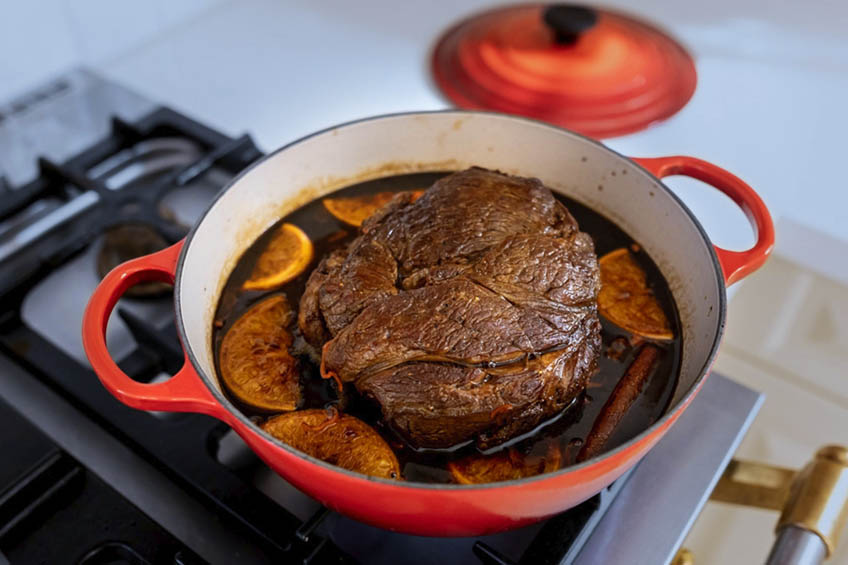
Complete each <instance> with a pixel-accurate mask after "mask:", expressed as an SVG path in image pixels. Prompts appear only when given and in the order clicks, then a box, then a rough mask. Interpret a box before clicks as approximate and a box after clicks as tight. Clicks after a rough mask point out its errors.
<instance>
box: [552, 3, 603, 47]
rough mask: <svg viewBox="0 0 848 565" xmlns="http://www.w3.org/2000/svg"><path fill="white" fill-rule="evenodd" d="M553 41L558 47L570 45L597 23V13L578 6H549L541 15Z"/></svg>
mask: <svg viewBox="0 0 848 565" xmlns="http://www.w3.org/2000/svg"><path fill="white" fill-rule="evenodd" d="M542 19H543V20H544V22H545V25H547V26H548V27H549V28H550V30H551V31H553V32H554V40H555V41H556V42H557V43H558V44H560V45H572V44H573V43H575V42H576V41H577V38H578V37H580V34H581V33H583V32H584V31H586V30H589V29H591V28H592V27H594V25H595V24H596V23H597V21H598V13H597V12H595V10H593V9H591V8H587V7H586V6H580V5H578V4H551V5H550V6H548V7H547V8H545V11H544V13H543V15H542Z"/></svg>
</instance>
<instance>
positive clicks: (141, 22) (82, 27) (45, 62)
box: [0, 0, 223, 100]
mask: <svg viewBox="0 0 848 565" xmlns="http://www.w3.org/2000/svg"><path fill="white" fill-rule="evenodd" d="M221 3H223V0H180V1H178V2H174V1H171V0H147V1H145V2H125V1H119V2H116V1H113V0H38V1H33V2H29V1H20V2H4V3H2V4H0V100H2V99H6V98H9V97H11V96H14V95H16V94H18V93H20V92H22V91H24V90H25V89H27V88H30V87H32V86H33V85H35V84H38V83H39V82H41V81H43V80H45V79H47V78H48V77H50V76H52V75H55V74H57V73H59V72H61V71H63V70H66V69H68V68H69V67H72V66H77V65H80V64H85V65H97V64H101V63H104V62H108V61H110V60H112V59H114V58H115V57H119V56H121V55H122V54H124V53H127V52H130V51H132V50H133V49H136V48H138V47H140V46H143V45H144V44H145V43H146V42H148V41H150V40H152V39H153V38H155V37H156V36H157V35H158V34H159V33H161V32H162V31H164V30H167V29H169V28H172V27H174V26H177V25H180V24H187V23H188V22H189V21H190V20H191V19H192V18H194V17H196V16H198V15H199V14H201V13H202V12H204V11H206V10H209V9H211V8H213V7H215V6H216V5H218V4H221Z"/></svg>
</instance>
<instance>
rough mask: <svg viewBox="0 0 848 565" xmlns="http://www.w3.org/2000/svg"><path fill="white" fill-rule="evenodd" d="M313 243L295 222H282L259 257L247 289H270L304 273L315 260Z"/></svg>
mask: <svg viewBox="0 0 848 565" xmlns="http://www.w3.org/2000/svg"><path fill="white" fill-rule="evenodd" d="M312 254H313V251H312V242H311V241H310V240H309V236H308V235H306V234H305V233H303V230H302V229H300V228H299V227H297V226H296V225H294V224H283V225H281V226H280V227H279V228H277V232H276V233H275V234H274V236H273V237H272V238H271V241H269V242H268V246H267V247H265V250H264V251H263V252H262V254H261V255H260V256H259V259H257V260H256V265H255V266H254V267H253V272H252V273H250V279H249V280H248V281H247V282H245V283H244V285H243V288H244V289H245V290H269V289H272V288H276V287H278V286H282V285H284V284H286V283H287V282H289V281H290V280H292V279H294V278H295V277H297V276H298V275H299V274H301V273H302V272H303V271H304V270H305V269H306V267H307V266H308V265H309V263H310V262H311V261H312Z"/></svg>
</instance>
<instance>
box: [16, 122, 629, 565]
mask: <svg viewBox="0 0 848 565" xmlns="http://www.w3.org/2000/svg"><path fill="white" fill-rule="evenodd" d="M163 139H165V140H171V141H166V142H165V143H166V145H167V144H174V143H176V144H179V141H174V140H178V139H183V140H190V141H191V142H192V143H193V144H194V145H195V146H196V147H200V148H201V151H200V152H198V153H197V154H196V155H195V157H194V158H193V159H192V160H191V161H190V162H186V163H182V164H181V166H179V167H175V166H174V163H173V162H169V163H166V164H165V165H167V166H164V167H163V168H162V170H164V171H165V173H164V174H158V175H151V176H150V178H146V179H145V182H126V183H125V184H124V185H123V186H121V187H120V188H119V189H118V188H116V187H115V186H113V185H111V184H110V181H109V180H108V179H109V178H110V177H109V175H110V174H112V173H114V172H115V171H116V170H117V169H119V168H120V167H122V166H124V165H126V160H128V159H131V158H133V151H137V148H138V147H139V145H140V144H142V145H143V144H145V143H147V144H150V143H159V144H161V143H163V142H162V140H163ZM261 156H262V153H261V152H260V151H259V150H258V149H257V148H256V146H255V145H254V144H253V142H252V140H251V139H250V137H248V136H242V137H239V138H236V139H232V138H229V137H227V136H224V135H222V134H220V133H218V132H216V131H214V130H212V129H210V128H207V127H205V126H203V125H201V124H199V123H197V122H195V121H193V120H190V119H188V118H186V117H184V116H182V115H180V114H178V113H176V112H174V111H172V110H170V109H167V108H160V109H158V110H156V111H154V112H153V113H151V114H149V115H148V116H146V117H145V118H143V119H141V120H139V121H138V122H136V123H132V124H131V123H126V122H124V121H121V120H120V119H117V118H115V119H113V121H112V132H111V135H109V136H108V138H106V139H104V140H103V141H101V142H100V143H97V144H96V145H94V146H92V147H90V148H89V149H87V150H86V151H84V152H83V153H81V154H79V155H77V156H76V157H74V158H72V159H70V160H68V161H66V162H64V163H61V164H60V163H54V162H52V161H49V160H47V159H40V160H39V169H40V175H39V177H38V178H37V179H36V180H34V181H32V182H30V183H29V184H27V185H25V186H22V187H20V188H17V189H11V188H9V187H8V186H6V183H5V182H3V183H0V226H3V227H2V228H0V301H1V302H0V304H2V307H0V348H2V350H3V352H4V353H6V354H7V355H8V356H9V357H11V358H12V359H14V360H16V361H17V362H18V363H19V364H20V365H21V366H23V367H24V368H25V369H27V370H28V371H29V372H31V373H32V374H34V375H37V376H38V378H39V379H41V380H42V381H43V382H45V383H47V384H48V385H49V386H50V387H51V388H53V389H54V390H56V391H58V392H59V393H60V394H61V395H62V396H64V397H65V398H66V399H68V400H69V401H70V402H71V403H72V404H73V405H74V406H75V407H77V408H78V409H79V410H80V411H82V412H83V413H85V414H86V415H87V416H88V417H90V418H91V419H92V420H93V421H95V422H97V423H98V424H99V425H100V426H101V427H102V428H104V429H105V430H107V431H108V432H109V433H110V434H112V435H114V436H115V437H117V438H119V439H120V440H121V441H122V442H123V443H125V444H127V445H128V446H130V447H131V448H132V449H133V450H135V451H136V452H138V453H139V454H140V455H141V456H143V458H144V459H146V460H148V461H150V462H152V463H153V464H154V465H155V466H156V467H157V468H159V469H160V470H161V471H163V472H164V473H165V474H166V475H167V476H168V477H169V478H170V479H171V480H173V481H174V482H175V483H176V484H178V485H179V486H180V487H181V488H183V489H184V490H185V491H186V492H189V493H191V494H192V495H193V496H194V497H196V498H197V499H198V500H200V501H201V502H202V503H204V504H205V505H206V506H207V507H208V508H210V510H211V511H213V512H215V513H216V515H217V516H219V517H221V519H222V520H225V521H226V522H227V523H228V524H231V525H232V527H233V528H237V529H238V531H240V532H243V534H244V535H245V536H247V537H248V538H249V539H251V540H253V543H254V545H257V546H259V547H261V548H262V549H263V551H264V552H265V553H266V554H267V555H269V556H270V557H271V558H272V559H274V560H275V561H285V562H289V561H292V560H296V561H298V562H302V563H347V562H355V561H356V560H357V558H361V557H362V556H361V555H357V553H358V552H357V551H355V550H352V549H351V548H350V546H349V544H348V543H346V542H345V535H343V534H341V535H340V534H339V527H342V528H344V527H347V528H348V529H350V528H351V527H352V526H351V524H355V523H353V522H351V521H349V520H347V519H344V518H342V517H338V516H336V515H334V514H333V513H332V512H331V511H329V510H327V509H325V508H320V509H319V510H318V511H317V512H315V513H314V514H313V515H312V516H311V517H310V518H308V519H307V520H305V521H302V520H300V519H298V518H297V517H296V516H295V515H294V514H293V513H292V512H290V511H289V510H287V509H285V508H283V507H282V506H280V505H279V504H278V503H277V502H275V501H273V500H272V499H271V498H269V497H268V496H267V495H266V494H264V493H263V492H261V491H260V490H259V489H257V488H256V486H255V485H254V484H253V483H252V482H251V479H250V473H251V471H252V470H255V469H256V468H257V467H258V466H261V465H262V464H261V462H260V461H259V460H258V459H257V458H251V459H250V460H249V461H248V463H247V464H243V465H240V466H239V468H238V469H232V468H229V467H227V466H225V465H223V464H222V463H220V462H219V460H218V458H217V457H216V453H215V450H216V447H215V446H216V445H218V442H219V441H220V440H221V438H223V437H224V436H225V435H226V434H227V432H228V430H229V428H228V427H227V426H226V425H224V424H222V423H220V422H218V421H216V420H214V419H212V418H209V417H207V416H203V415H198V414H180V415H175V416H171V417H167V418H163V417H156V416H154V415H152V414H150V413H146V412H141V411H136V410H133V409H130V408H128V407H126V406H124V405H122V404H121V403H120V402H118V401H117V400H116V399H114V398H113V397H112V396H111V395H110V394H109V393H108V392H107V391H106V390H105V389H104V388H103V387H102V386H101V385H100V383H99V381H98V380H97V377H96V375H95V374H94V373H93V371H92V370H91V369H90V367H88V366H87V365H86V364H83V363H82V362H81V361H80V360H79V359H76V358H74V357H73V356H72V355H69V354H68V352H67V351H66V350H63V349H62V348H60V347H58V346H57V345H56V344H55V343H54V342H53V341H51V340H50V339H48V338H47V337H45V335H42V333H41V332H39V331H36V330H34V329H33V328H32V324H28V323H26V321H25V319H24V316H22V305H23V302H24V299H25V298H26V297H27V294H28V293H29V292H30V290H31V289H33V288H34V287H35V286H36V285H38V284H39V283H40V282H41V281H43V280H44V279H45V278H46V277H48V276H49V275H50V274H51V273H53V272H55V271H56V270H57V269H59V268H60V267H62V266H63V265H66V264H67V263H68V262H70V261H72V260H73V259H74V258H75V257H78V256H80V255H81V254H82V253H83V252H84V251H85V250H86V249H87V248H88V247H89V246H91V245H92V244H93V242H95V240H97V238H99V237H100V236H101V235H102V234H103V233H104V232H106V231H107V230H109V229H110V228H114V227H115V226H121V225H127V224H140V225H145V226H148V227H149V228H152V230H153V231H155V232H156V233H157V234H158V235H159V236H161V238H162V239H163V240H164V241H165V242H166V243H173V242H176V241H177V240H179V239H180V238H182V237H183V236H184V235H185V233H186V227H185V225H182V224H180V223H179V222H178V221H176V220H175V219H174V218H173V217H172V216H171V215H170V214H166V213H163V209H162V206H161V203H162V200H163V198H164V197H166V196H167V195H168V194H169V193H170V192H171V191H174V190H177V189H179V188H180V187H184V186H186V185H187V184H189V183H190V182H192V181H193V180H194V179H197V178H198V177H200V176H201V175H203V174H205V173H206V172H207V171H209V170H210V169H211V168H213V167H217V168H222V169H224V170H225V171H226V172H227V173H229V174H230V175H232V176H234V175H236V174H238V173H239V172H240V171H242V170H243V169H244V168H245V167H247V166H248V165H250V164H251V163H253V162H254V161H256V160H257V159H258V158H260V157H261ZM154 168H155V167H154ZM160 173H161V171H160ZM154 177H155V178H154ZM0 180H2V179H0ZM136 180H137V179H136ZM42 203H46V204H43V205H42ZM21 216H23V217H25V219H26V221H24V222H20V221H18V222H17V223H15V220H16V218H20V217H21ZM4 230H5V231H4ZM91 268H92V269H94V268H95V267H94V266H93V265H92V266H91ZM86 298H87V297H86ZM124 304H125V303H124V302H123V301H122V303H121V304H119V306H118V309H117V311H118V314H119V316H120V319H121V320H122V321H123V322H124V324H125V325H126V326H127V328H128V329H129V331H130V333H131V334H132V337H133V339H134V342H135V343H134V346H133V348H132V349H131V351H130V352H129V353H128V354H126V355H124V356H122V357H121V360H120V362H119V365H120V366H121V368H122V369H123V370H124V371H125V372H126V373H127V374H128V375H130V376H132V377H133V378H134V379H136V380H139V381H142V382H150V381H151V380H153V379H155V378H158V377H159V376H160V375H162V374H163V373H169V374H172V373H174V372H175V371H176V370H177V369H179V367H180V365H181V364H182V362H183V353H182V350H181V348H180V345H179V339H178V337H177V334H176V330H175V327H174V324H173V322H171V323H169V324H167V325H165V326H163V325H162V324H154V323H152V322H151V321H149V320H147V319H146V318H145V317H143V316H141V315H139V314H138V313H136V312H135V311H134V310H133V309H131V308H127V307H124ZM251 455H252V454H251ZM57 457H58V456H57ZM62 461H64V459H63V460H62ZM51 464H54V463H51ZM73 465H77V463H75V462H74V463H73ZM79 465H82V466H84V465H85V462H84V461H82V462H80V463H79ZM1 467H2V465H0V468H1ZM73 468H75V467H73ZM623 483H624V481H623V480H621V481H618V482H617V483H616V484H615V485H613V486H612V487H610V488H609V489H607V490H605V491H604V492H603V493H601V494H599V495H596V496H595V497H594V498H592V499H591V500H589V501H587V502H586V503H584V504H583V505H581V506H579V507H577V508H575V509H573V510H571V511H569V512H566V513H564V514H562V515H560V516H557V517H554V518H552V519H550V520H548V521H547V522H545V523H544V524H543V525H541V526H536V527H532V530H530V529H527V530H526V531H525V532H524V533H523V536H524V538H526V539H527V541H525V542H523V543H524V545H523V548H522V549H520V550H518V551H519V553H520V554H519V555H514V556H512V557H507V556H505V555H504V551H502V549H500V547H501V546H500V545H499V543H500V542H499V541H498V540H503V539H504V538H503V537H502V536H507V535H508V534H501V535H500V536H488V537H485V538H481V539H479V540H476V541H475V540H467V541H468V544H467V547H468V560H469V561H472V562H473V561H474V558H473V557H472V548H473V554H474V555H476V556H477V558H479V560H480V561H482V562H484V563H499V564H505V563H536V564H544V563H561V562H568V561H570V560H571V559H573V558H574V557H575V556H576V554H577V553H578V552H579V550H580V547H581V546H582V544H583V542H585V540H586V539H587V538H588V535H589V533H590V532H591V530H592V528H593V527H594V525H595V524H596V523H597V521H598V520H599V519H600V517H601V516H602V515H603V513H604V511H605V510H606V508H607V507H608V505H609V503H610V501H611V500H612V498H613V497H614V496H615V494H616V493H617V492H618V490H619V489H620V488H621V486H622V484H623ZM5 487H6V485H0V491H2V490H3V489H4V488H5ZM329 517H333V518H332V519H331V520H328V518H329ZM353 527H354V528H355V527H357V526H353ZM362 527H364V528H368V527H366V526H362ZM371 530H374V529H373V528H372V529H371ZM386 534H387V535H389V534H388V533H386ZM391 535H392V536H398V534H391ZM24 537H25V536H24ZM18 538H21V536H18ZM18 538H16V539H18ZM410 539H412V538H410ZM456 541H457V540H452V542H451V543H454V542H456ZM428 543H431V544H442V543H447V542H445V541H443V540H428ZM342 548H344V550H343V549H342ZM119 550H120V551H123V550H121V549H120V548H117V549H116V548H111V549H108V548H107V549H105V550H103V551H104V552H106V553H104V555H106V557H108V556H109V555H111V553H109V552H110V551H112V552H115V551H117V552H118V553H120V551H119ZM116 555H118V554H116ZM185 555H188V553H185ZM398 559H399V560H402V557H398ZM92 562H94V561H92Z"/></svg>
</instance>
